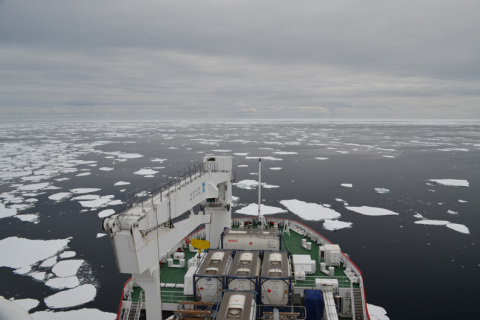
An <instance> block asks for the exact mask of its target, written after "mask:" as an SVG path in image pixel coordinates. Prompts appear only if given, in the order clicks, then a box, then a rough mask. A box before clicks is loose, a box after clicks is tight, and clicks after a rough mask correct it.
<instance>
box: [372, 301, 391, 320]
mask: <svg viewBox="0 0 480 320" xmlns="http://www.w3.org/2000/svg"><path fill="white" fill-rule="evenodd" d="M367 309H368V314H369V315H370V320H390V318H389V317H387V311H385V309H384V308H382V307H378V306H374V305H373V304H370V303H367Z"/></svg>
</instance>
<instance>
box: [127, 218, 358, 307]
mask: <svg viewBox="0 0 480 320" xmlns="http://www.w3.org/2000/svg"><path fill="white" fill-rule="evenodd" d="M254 228H255V227H254ZM232 229H236V227H233V228H232ZM280 230H281V231H282V250H288V251H289V252H290V253H291V254H292V255H293V254H303V255H309V256H310V257H311V259H312V260H314V261H317V263H316V271H315V273H313V274H308V275H307V276H306V279H305V281H298V280H296V279H295V277H292V285H293V288H314V287H315V279H317V278H328V279H337V281H338V283H339V287H343V288H346V287H348V288H350V287H352V288H359V287H360V285H359V284H358V283H351V281H350V280H349V278H348V277H347V276H346V275H345V273H344V270H345V268H342V267H336V268H335V272H334V276H329V275H327V274H325V273H323V272H322V271H320V262H324V259H321V258H319V247H320V245H319V244H317V243H315V242H313V241H311V242H312V247H311V250H307V249H305V248H304V247H303V246H302V239H304V238H305V236H303V235H302V234H300V233H298V232H297V231H294V230H293V229H292V230H290V231H289V233H283V230H282V228H281V227H280ZM307 239H308V238H307ZM309 241H310V240H309ZM184 252H185V261H188V260H189V259H190V258H192V257H194V256H195V255H196V253H195V252H189V250H188V249H187V250H185V251H184ZM187 270H188V266H187V265H186V266H185V267H184V268H170V267H168V265H167V264H161V266H160V282H161V295H162V302H163V303H164V304H165V303H167V304H168V303H172V304H173V303H178V301H194V298H193V296H189V295H184V294H183V284H184V276H185V273H186V272H187ZM132 289H133V291H132V294H131V301H132V302H138V300H139V297H140V292H141V288H139V287H135V286H134V287H133V288H132Z"/></svg>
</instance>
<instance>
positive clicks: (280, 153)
mask: <svg viewBox="0 0 480 320" xmlns="http://www.w3.org/2000/svg"><path fill="white" fill-rule="evenodd" d="M273 153H274V154H279V155H284V154H285V155H288V154H298V152H295V151H275V152H273Z"/></svg>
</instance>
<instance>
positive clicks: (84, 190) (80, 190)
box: [70, 188, 101, 194]
mask: <svg viewBox="0 0 480 320" xmlns="http://www.w3.org/2000/svg"><path fill="white" fill-rule="evenodd" d="M100 190H101V189H98V188H76V189H71V190H70V191H71V192H72V193H74V194H85V193H92V192H97V191H100Z"/></svg>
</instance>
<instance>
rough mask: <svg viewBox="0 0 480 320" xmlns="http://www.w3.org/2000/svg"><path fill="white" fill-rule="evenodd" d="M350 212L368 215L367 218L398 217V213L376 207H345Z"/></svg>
mask: <svg viewBox="0 0 480 320" xmlns="http://www.w3.org/2000/svg"><path fill="white" fill-rule="evenodd" d="M345 208H347V209H348V210H350V211H355V212H357V213H360V214H363V215H366V216H398V213H396V212H393V211H390V210H388V209H383V208H376V207H368V206H362V207H345Z"/></svg>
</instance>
